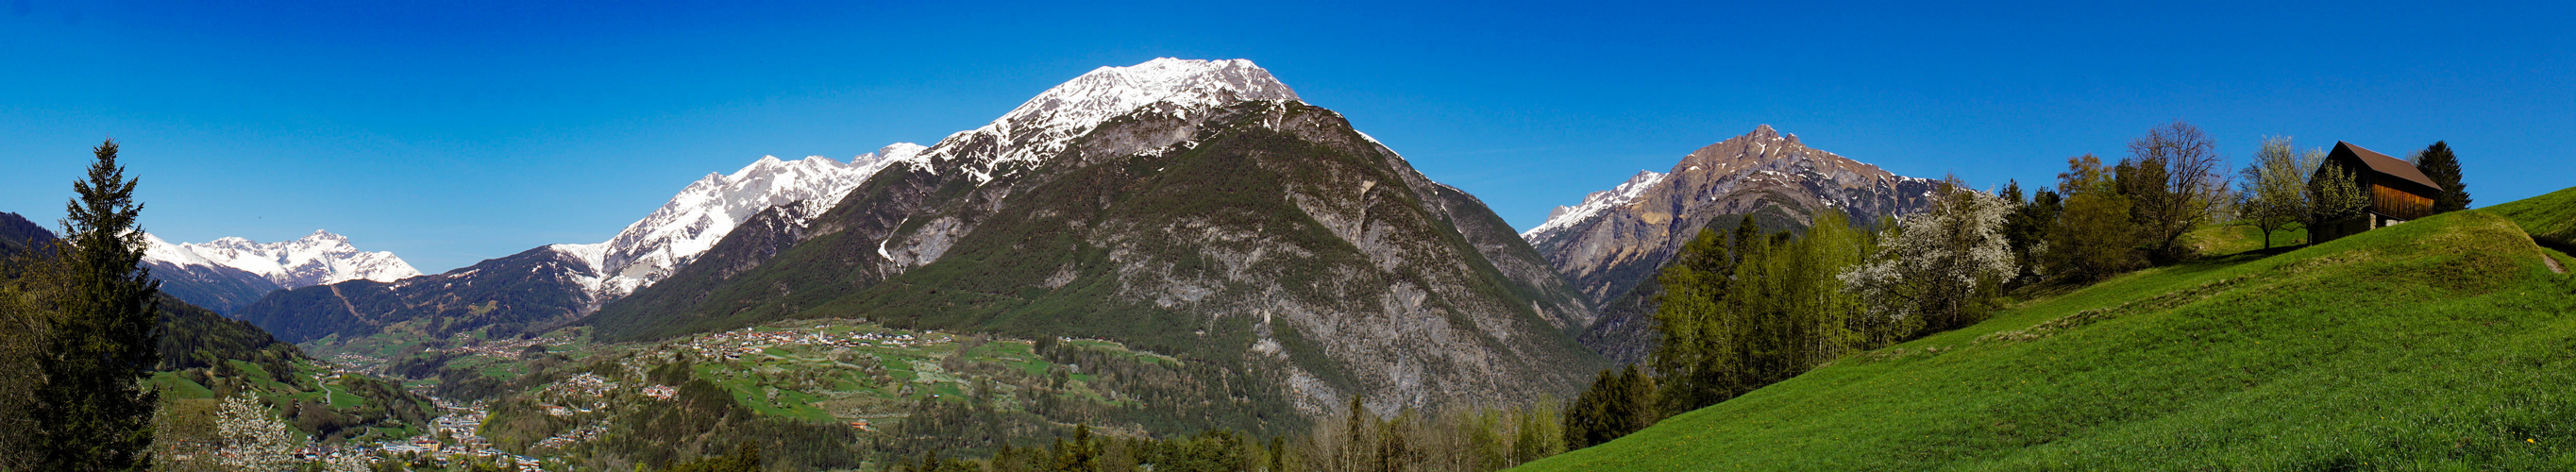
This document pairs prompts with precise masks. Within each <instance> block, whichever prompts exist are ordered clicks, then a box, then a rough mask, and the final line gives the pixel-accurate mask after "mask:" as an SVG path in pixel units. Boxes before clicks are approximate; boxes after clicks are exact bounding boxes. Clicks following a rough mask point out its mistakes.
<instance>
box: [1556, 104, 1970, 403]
mask: <svg viewBox="0 0 2576 472" xmlns="http://www.w3.org/2000/svg"><path fill="white" fill-rule="evenodd" d="M1934 183H1935V182H1934V181H1931V180H1926V179H1920V178H1913V177H1906V176H1902V175H1896V174H1895V173H1893V172H1888V171H1886V170H1884V169H1880V168H1878V166H1874V165H1870V164H1866V163H1862V162H1860V161H1855V160H1852V159H1851V158H1847V157H1843V156H1841V155H1837V154H1834V153H1832V152H1826V151H1824V150H1821V149H1815V148H1811V147H1807V144H1806V143H1805V142H1804V141H1800V140H1799V139H1798V135H1796V134H1787V133H1781V132H1779V131H1778V130H1774V129H1771V126H1770V125H1762V126H1759V127H1756V128H1754V129H1753V131H1752V132H1748V133H1745V134H1743V135H1741V136H1736V137H1733V138H1727V139H1726V140H1724V141H1719V142H1717V143H1715V144H1710V145H1707V146H1703V147H1701V148H1699V149H1697V150H1694V151H1691V153H1690V154H1687V155H1684V156H1682V159H1681V161H1680V162H1676V163H1674V164H1673V167H1672V169H1671V170H1670V171H1667V172H1662V173H1657V172H1653V171H1644V172H1639V173H1637V175H1636V176H1635V177H1631V178H1629V179H1628V181H1627V182H1623V183H1620V184H1619V185H1618V186H1617V187H1614V188H1612V189H1610V190H1605V191H1600V192H1594V193H1592V194H1591V195H1588V196H1585V197H1584V199H1583V202H1582V203H1579V204H1575V205H1570V206H1563V207H1557V209H1556V211H1555V212H1553V213H1551V214H1549V215H1548V219H1547V221H1546V222H1545V223H1542V224H1540V225H1538V226H1537V227H1535V228H1531V229H1530V230H1529V231H1527V232H1524V233H1521V237H1523V238H1525V239H1527V240H1528V241H1529V244H1530V245H1531V246H1532V247H1533V248H1535V249H1536V250H1537V251H1538V252H1539V253H1540V254H1541V255H1543V256H1545V257H1546V258H1547V261H1548V263H1550V264H1552V265H1553V266H1554V267H1555V268H1556V269H1557V270H1558V271H1559V272H1562V273H1563V274H1565V278H1566V279H1567V280H1568V281H1570V282H1571V283H1573V284H1574V286H1575V288H1577V289H1578V290H1582V291H1583V294H1584V295H1585V296H1587V297H1590V299H1591V300H1592V301H1593V302H1594V303H1595V304H1596V305H1598V306H1600V307H1601V318H1600V321H1599V322H1597V323H1595V324H1594V325H1593V326H1591V327H1590V329H1588V330H1586V331H1585V332H1584V333H1583V334H1582V341H1583V343H1584V345H1586V346H1591V347H1592V348H1593V349H1594V350H1597V351H1600V352H1601V353H1602V354H1603V355H1607V356H1609V357H1611V358H1612V359H1614V360H1617V361H1620V362H1623V363H1625V362H1635V361H1637V360H1640V359H1643V358H1644V357H1645V354H1646V352H1647V351H1651V350H1653V349H1654V345H1655V326H1654V324H1655V321H1654V318H1653V317H1652V316H1649V315H1652V314H1653V313H1654V312H1655V296H1656V294H1657V293H1658V291H1659V290H1658V288H1657V287H1656V285H1655V274H1656V273H1657V272H1658V271H1661V270H1663V268H1664V266H1665V265H1667V264H1670V263H1671V261H1672V259H1673V257H1674V256H1675V255H1676V254H1680V253H1681V248H1682V245H1683V244H1685V243H1688V242H1690V240H1691V238H1692V237H1695V236H1698V235H1699V232H1700V230H1701V229H1704V228H1712V227H1713V229H1716V230H1719V231H1727V230H1732V229H1734V226H1735V225H1736V224H1737V223H1739V222H1741V221H1743V219H1744V217H1745V216H1752V217H1753V218H1754V220H1755V222H1756V223H1758V224H1760V225H1761V226H1762V227H1764V228H1769V229H1772V230H1780V229H1793V228H1805V227H1807V226H1809V225H1812V224H1814V222H1815V219H1816V217H1817V215H1819V214H1822V213H1823V212H1827V211H1837V212H1842V213H1843V214H1845V215H1848V216H1850V217H1851V218H1853V219H1854V220H1855V221H1860V222H1862V223H1864V224H1866V223H1869V222H1872V221H1876V220H1877V219H1878V218H1880V217H1887V216H1896V215H1900V214H1905V213H1909V212H1913V211H1916V210H1920V209H1921V208H1922V207H1923V205H1924V202H1925V199H1924V196H1925V195H1927V194H1928V193H1929V192H1931V191H1932V190H1933V186H1934Z"/></svg>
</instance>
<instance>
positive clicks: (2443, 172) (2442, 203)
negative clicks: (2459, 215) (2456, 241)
mask: <svg viewBox="0 0 2576 472" xmlns="http://www.w3.org/2000/svg"><path fill="white" fill-rule="evenodd" d="M2415 170H2420V171H2423V172H2424V176H2425V177H2431V178H2433V183H2434V184H2437V185H2441V186H2442V194H2441V195H2440V196H2436V197H2434V198H2433V213H2437V214H2438V213H2448V212H2454V211H2460V210H2466V209H2469V190H2468V188H2469V186H2468V185H2467V184H2462V183H2460V158H2459V157H2458V156H2453V155H2451V144H2450V143H2447V142H2443V141H2434V142H2433V145H2432V146H2426V147H2424V152H2422V153H2419V154H2416V156H2415Z"/></svg>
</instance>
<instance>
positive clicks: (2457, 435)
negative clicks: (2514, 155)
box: [1526, 211, 2576, 470]
mask: <svg viewBox="0 0 2576 472" xmlns="http://www.w3.org/2000/svg"><path fill="white" fill-rule="evenodd" d="M2542 253H2543V251H2541V250H2540V248H2538V247H2535V246H2534V245H2533V244H2532V243H2531V242H2530V240H2529V239H2527V238H2525V237H2524V234H2523V232H2522V231H2521V230H2520V229H2518V228H2516V227H2515V225H2514V224H2513V223H2511V222H2509V221H2507V220H2506V219H2504V218H2501V217H2498V216H2496V215H2494V214H2490V213H2486V212H2483V211H2467V212H2457V213H2452V214H2446V215H2441V216H2436V217H2432V218H2426V219H2423V220H2418V221H2415V222H2410V223H2407V224H2403V225H2398V226H2396V227H2392V228H2388V229H2384V230H2377V231H2371V232H2368V233H2363V234H2361V235H2359V236H2354V237H2350V238H2344V239H2340V240H2336V241H2333V242H2330V243H2327V244H2323V245H2318V246H2315V247H2310V248H2305V249H2302V250H2299V251H2295V252H2290V253H2286V254H2282V255H2278V256H2273V257H2270V258H2262V259H2253V258H2251V257H2250V256H2246V257H2242V258H2237V259H2229V260H2223V261H2216V262H2209V263H2202V264H2197V265H2186V266H2178V267H2170V268H2163V269H2156V270H2151V271H2147V272H2142V273H2138V274H2132V275H2129V276H2125V277H2122V278H2119V279H2115V280H2112V281H2109V282H2104V283H2101V284H2098V285H2095V286H2092V287H2088V288H2085V289H2083V290H2080V291H2077V292H2074V293H2070V294H2067V295H2064V296H2061V297H2057V298H2054V299H2048V300H2042V301H2038V302H2035V303H2030V304H2026V305H2024V306H2020V307H2016V308H2015V309H2013V310H2010V311H2007V312H2004V313H2002V314H2000V315H1999V316H1998V317H1997V318H1996V319H1993V320H1991V321H1988V322H1986V323H1983V324H1979V325H1977V326H1974V327H1971V328H1968V329H1964V330H1960V331H1955V332H1950V333H1944V334H1941V335H1936V336H1933V337H1930V338H1925V339H1922V340H1918V341H1915V342H1910V343H1906V344H1902V345H1898V346H1895V347H1892V348H1888V349H1883V350H1880V351H1874V352H1870V353H1865V354H1863V355H1859V356H1855V357H1852V358H1848V359H1844V360H1842V361H1840V362H1838V363H1837V364H1834V365H1829V366H1826V367H1823V368H1819V369H1817V370H1815V371H1812V372H1809V373H1807V374H1805V375H1802V376H1799V377H1797V378H1793V379H1790V380H1789V381H1786V382H1782V383H1779V384H1775V385H1772V386H1770V387H1767V388H1763V389H1761V390H1758V391H1755V392H1753V393H1751V394H1748V395H1745V396H1744V397H1741V398H1738V399H1735V400H1732V401H1728V402H1726V403H1721V404H1718V405H1715V406H1711V407H1708V408H1704V409H1700V410H1698V411H1693V412H1690V413H1686V414H1683V415H1680V416H1676V417H1673V418H1670V419H1667V420H1665V421H1664V422H1663V423H1661V424H1659V425H1657V426H1655V427H1653V428H1649V429H1647V430H1645V431H1642V432H1639V433H1637V434H1635V435H1632V436H1628V437H1626V438H1623V439H1620V440H1618V441H1614V442H1611V443H1609V444H1605V445H1602V446H1599V447H1593V448H1589V449H1584V450H1581V451H1575V452H1572V453H1569V454H1565V455H1562V456H1558V457H1555V458H1551V459H1548V460H1546V461H1542V462H1539V463H1536V464H1532V465H1530V466H1528V467H1526V469H1527V470H1735V469H1821V470H1885V469H1974V470H1986V469H2068V468H2073V469H2095V470H2122V469H2131V470H2135V469H2185V468H2200V469H2220V470H2237V469H2342V468H2383V467H2386V468H2437V467H2444V466H2446V464H2447V466H2457V465H2469V466H2472V467H2474V468H2493V469H2522V470H2532V469H2543V468H2551V469H2565V468H2567V467H2569V466H2570V464H2571V459H2576V426H2571V425H2576V396H2569V395H2566V394H2565V393H2564V390H2563V386H2565V385H2569V384H2570V383H2571V382H2576V374H2571V372H2576V349H2571V348H2572V347H2576V317H2571V316H2569V314H2570V313H2576V294H2571V290H2576V286H2571V284H2576V282H2571V281H2570V280H2568V279H2567V276H2563V275H2556V274H2552V273H2550V272H2549V271H2548V270H2547V269H2544V268H2543V266H2542V264H2541V262H2540V259H2539V258H2538V257H2535V256H2540V255H2541V254H2542ZM2472 467H2462V469H2463V470H2465V469H2467V468H2472Z"/></svg>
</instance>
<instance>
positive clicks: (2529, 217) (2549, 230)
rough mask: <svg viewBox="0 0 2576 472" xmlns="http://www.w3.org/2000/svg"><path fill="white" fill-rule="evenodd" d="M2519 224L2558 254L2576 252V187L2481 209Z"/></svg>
mask: <svg viewBox="0 0 2576 472" xmlns="http://www.w3.org/2000/svg"><path fill="white" fill-rule="evenodd" d="M2478 211H2484V212H2489V213H2495V214H2496V215H2499V216H2503V217H2505V219H2509V220H2513V222H2514V223H2516V224H2520V225H2522V230H2523V231H2526V232H2530V233H2531V238H2532V239H2535V240H2539V241H2540V243H2541V244H2543V245H2548V246H2550V247H2555V248H2558V249H2559V250H2561V251H2576V187H2568V188H2566V189H2563V190H2559V191H2556V192H2550V193H2549V194H2547V195H2541V196H2537V197H2531V198H2525V199H2521V200H2515V201H2512V202H2508V203H2504V204H2500V205H2496V206H2491V207H2486V208H2481V209H2478Z"/></svg>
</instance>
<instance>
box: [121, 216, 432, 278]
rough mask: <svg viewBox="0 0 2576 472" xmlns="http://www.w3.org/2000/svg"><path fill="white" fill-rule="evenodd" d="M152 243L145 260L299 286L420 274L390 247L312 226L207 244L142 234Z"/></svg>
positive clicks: (219, 240) (222, 239) (149, 243)
mask: <svg viewBox="0 0 2576 472" xmlns="http://www.w3.org/2000/svg"><path fill="white" fill-rule="evenodd" d="M144 240H145V243H146V244H148V245H150V246H151V247H149V248H146V249H145V251H144V256H143V257H144V259H145V260H147V261H157V262H166V263H170V264H174V265H181V266H189V265H196V266H223V267H230V268H234V269H240V270H242V271H244V272H249V273H252V274H257V275H259V276H260V277H261V278H265V279H268V280H269V281H270V282H274V283H276V284H277V285H278V286H280V287H285V288H297V287H305V286H312V285H322V284H332V283H340V282H345V281H350V280H357V279H367V280H374V281H379V282H391V281H395V280H401V279H402V278H404V277H411V276H416V275H420V270H419V269H415V268H412V266H411V263H408V262H403V260H402V258H401V257H396V256H394V253H391V252H366V251H360V250H358V248H357V246H354V245H351V244H349V238H348V237H347V236H341V235H338V234H333V233H331V232H329V231H323V230H314V231H313V234H308V235H305V236H304V237H302V238H297V239H295V240H293V241H279V242H274V243H259V242H253V241H251V240H249V239H244V238H239V237H225V238H218V239H215V240H213V241H207V242H205V243H180V244H172V243H170V242H169V241H165V240H162V239H161V238H160V237H158V236H153V235H150V234H145V235H144Z"/></svg>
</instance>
